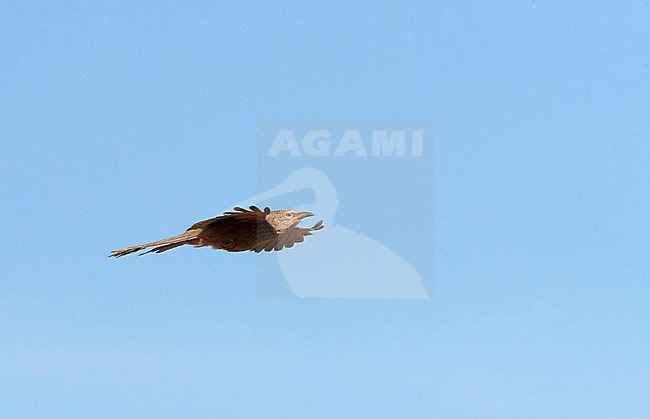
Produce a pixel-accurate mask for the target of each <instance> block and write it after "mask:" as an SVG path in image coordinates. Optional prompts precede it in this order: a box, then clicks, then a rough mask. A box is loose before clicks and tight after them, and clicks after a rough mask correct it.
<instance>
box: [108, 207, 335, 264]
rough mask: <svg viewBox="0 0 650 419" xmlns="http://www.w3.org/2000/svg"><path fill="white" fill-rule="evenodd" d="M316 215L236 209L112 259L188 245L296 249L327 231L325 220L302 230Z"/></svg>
mask: <svg viewBox="0 0 650 419" xmlns="http://www.w3.org/2000/svg"><path fill="white" fill-rule="evenodd" d="M313 215H314V214H312V213H311V212H298V211H293V210H277V211H271V210H270V209H269V208H268V207H266V208H264V210H261V209H259V208H258V207H256V206H251V207H250V209H244V208H241V207H235V208H234V210H233V211H227V212H225V213H224V214H223V215H220V216H218V217H214V218H210V219H208V220H203V221H199V222H198V223H196V224H194V225H193V226H192V227H190V228H188V229H187V231H185V232H184V233H182V234H179V235H177V236H173V237H169V238H166V239H162V240H158V241H155V242H151V243H145V244H141V245H138V246H131V247H125V248H124V249H120V250H114V251H112V252H111V254H110V255H109V257H116V258H119V257H122V256H125V255H128V254H131V253H134V252H138V251H140V250H143V249H147V248H150V247H151V248H152V249H150V250H148V251H146V252H144V253H141V255H144V254H146V253H151V252H155V253H161V252H164V251H167V250H169V249H173V248H175V247H178V246H182V245H184V244H191V245H193V246H196V247H203V246H212V247H213V248H215V249H223V250H226V251H228V252H244V251H247V250H249V251H253V252H261V251H262V250H264V251H266V252H270V251H272V250H282V249H283V248H285V247H287V248H288V247H293V245H294V244H295V243H300V242H302V241H304V240H305V237H306V236H310V235H311V232H312V231H317V230H320V229H322V228H323V221H322V220H321V221H319V222H317V223H316V224H315V225H314V226H313V227H311V228H301V227H298V223H299V222H300V221H301V220H302V219H304V218H307V217H311V216H313Z"/></svg>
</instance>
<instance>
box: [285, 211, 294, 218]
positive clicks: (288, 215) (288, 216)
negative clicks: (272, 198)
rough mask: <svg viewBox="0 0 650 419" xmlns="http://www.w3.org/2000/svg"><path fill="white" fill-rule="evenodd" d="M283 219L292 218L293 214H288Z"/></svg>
mask: <svg viewBox="0 0 650 419" xmlns="http://www.w3.org/2000/svg"><path fill="white" fill-rule="evenodd" d="M285 217H287V218H291V217H293V213H291V212H288V213H287V214H286V215H285Z"/></svg>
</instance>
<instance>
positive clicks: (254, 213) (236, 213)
mask: <svg viewBox="0 0 650 419" xmlns="http://www.w3.org/2000/svg"><path fill="white" fill-rule="evenodd" d="M270 212H271V209H270V208H269V207H266V208H264V210H261V209H259V208H258V207H256V206H254V205H253V206H251V207H250V209H246V208H242V207H235V208H233V210H232V211H226V212H224V213H223V215H219V216H217V217H213V218H209V219H207V220H203V221H199V222H197V223H195V224H193V225H192V227H190V228H188V229H187V230H188V231H189V230H197V229H203V228H205V227H207V226H209V225H213V224H215V223H219V222H221V221H223V220H237V221H246V220H257V219H262V218H263V217H264V216H266V215H267V214H269V213H270Z"/></svg>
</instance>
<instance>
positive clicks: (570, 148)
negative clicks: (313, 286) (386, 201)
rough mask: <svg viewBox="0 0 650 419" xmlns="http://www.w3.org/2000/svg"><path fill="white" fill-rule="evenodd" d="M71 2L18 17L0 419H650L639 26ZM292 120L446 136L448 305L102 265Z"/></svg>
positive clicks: (221, 179) (441, 157)
mask: <svg viewBox="0 0 650 419" xmlns="http://www.w3.org/2000/svg"><path fill="white" fill-rule="evenodd" d="M65 3H66V4H65V5H64V4H58V3H55V2H3V3H2V5H0V40H1V42H0V55H1V56H2V65H1V66H0V106H1V109H2V112H0V136H1V138H2V141H1V143H0V202H1V205H0V211H1V213H0V215H1V216H2V220H3V221H2V223H0V229H1V230H0V232H1V233H2V237H3V240H2V244H0V255H1V256H0V258H1V261H2V263H1V265H0V273H1V278H2V279H1V280H0V360H1V361H0V416H2V417H12V418H31V417H65V418H69V417H107V418H108V417H120V418H128V417H133V418H139V417H161V418H163V417H197V418H198V417H282V418H287V417H296V418H304V417H351V418H352V417H353V418H359V417H373V418H376V417H387V418H388V417H427V418H429V417H454V418H477V417H481V418H509V417H512V418H522V417H567V418H575V417H591V418H600V417H602V418H610V417H626V418H647V417H649V416H650V403H649V402H648V400H650V390H649V389H650V379H649V378H648V377H650V333H649V332H648V324H650V308H649V307H650V306H649V305H648V299H649V297H650V284H649V283H648V278H649V277H650V264H649V258H648V248H649V245H650V222H649V221H648V214H650V199H648V198H649V193H648V191H649V186H650V171H649V170H648V158H649V157H650V142H648V135H649V134H650V122H648V121H649V119H648V114H649V111H650V106H649V104H650V100H649V99H650V98H649V92H650V61H649V58H648V57H649V53H650V47H649V45H650V44H649V43H648V39H649V38H650V29H649V27H648V25H647V22H648V21H650V6H649V5H648V3H647V2H634V1H631V2H625V3H620V4H617V3H615V2H547V1H539V0H537V1H533V2H530V1H529V2H437V3H428V2H427V3H425V2H422V3H419V2H410V3H406V4H405V3H402V2H392V3H389V2H376V3H374V4H373V5H369V4H361V3H359V4H356V5H351V4H348V2H327V3H320V4H311V3H310V4H303V3H301V2H295V3H294V2H279V3H275V4H270V3H246V4H242V3H241V2H229V3H226V2H220V3H216V2H65ZM283 118H284V119H301V118H312V119H327V118H333V119H347V120H350V119H374V120H377V119H382V118H389V119H426V120H430V121H432V122H433V124H434V125H435V141H436V154H435V174H436V181H435V205H434V207H435V211H434V212H435V222H436V226H435V231H434V232H432V235H433V239H434V241H435V250H434V249H433V248H432V249H431V252H432V260H433V261H434V264H435V291H434V298H433V299H432V300H426V301H410V300H405V301H399V300H348V301H346V300H312V299H308V300H307V299H260V298H257V297H256V270H255V267H256V261H257V259H256V257H257V256H256V255H254V254H238V255H231V254H225V253H222V252H211V251H207V250H205V249H203V250H193V249H180V250H175V251H173V252H169V253H166V254H164V255H154V256H150V257H143V258H137V257H132V258H124V259H121V260H112V259H111V260H109V259H107V258H106V254H107V252H108V251H109V250H112V249H114V248H116V247H120V246H123V245H128V244H134V243H138V242H142V241H146V240H150V239H156V238H159V237H161V236H164V235H166V234H173V233H176V232H178V231H181V230H183V229H185V228H186V227H187V226H189V225H190V224H191V223H192V222H194V221H196V220H199V219H202V218H207V217H210V216H214V215H216V214H217V213H219V212H220V211H221V210H223V209H224V208H227V207H229V206H230V205H232V204H234V203H237V202H239V201H240V200H241V199H243V198H245V197H248V196H251V195H253V194H254V193H255V192H256V188H257V175H258V173H257V167H258V166H257V159H256V156H257V137H256V135H257V134H256V129H257V124H258V122H259V121H260V120H273V119H283ZM364 199H367V198H364ZM354 204H355V205H361V204H363V203H362V202H361V203H360V202H355V203H354ZM376 204H377V202H376V201H375V200H372V199H367V205H368V206H369V207H372V206H373V205H376ZM344 206H345V202H341V207H342V210H344ZM313 239H316V238H313ZM306 244H307V243H305V245H306Z"/></svg>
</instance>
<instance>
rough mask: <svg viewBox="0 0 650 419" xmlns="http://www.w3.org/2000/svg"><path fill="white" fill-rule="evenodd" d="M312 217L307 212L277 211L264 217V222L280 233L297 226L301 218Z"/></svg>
mask: <svg viewBox="0 0 650 419" xmlns="http://www.w3.org/2000/svg"><path fill="white" fill-rule="evenodd" d="M313 215H314V214H312V213H311V212H308V211H305V212H300V211H294V210H277V211H271V212H270V213H269V214H268V215H267V216H266V221H268V223H269V224H271V226H272V227H273V228H274V229H275V231H277V232H278V233H282V232H283V231H284V230H286V229H288V228H291V227H294V226H295V225H297V224H298V223H299V222H300V220H302V219H303V218H307V217H311V216H313Z"/></svg>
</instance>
